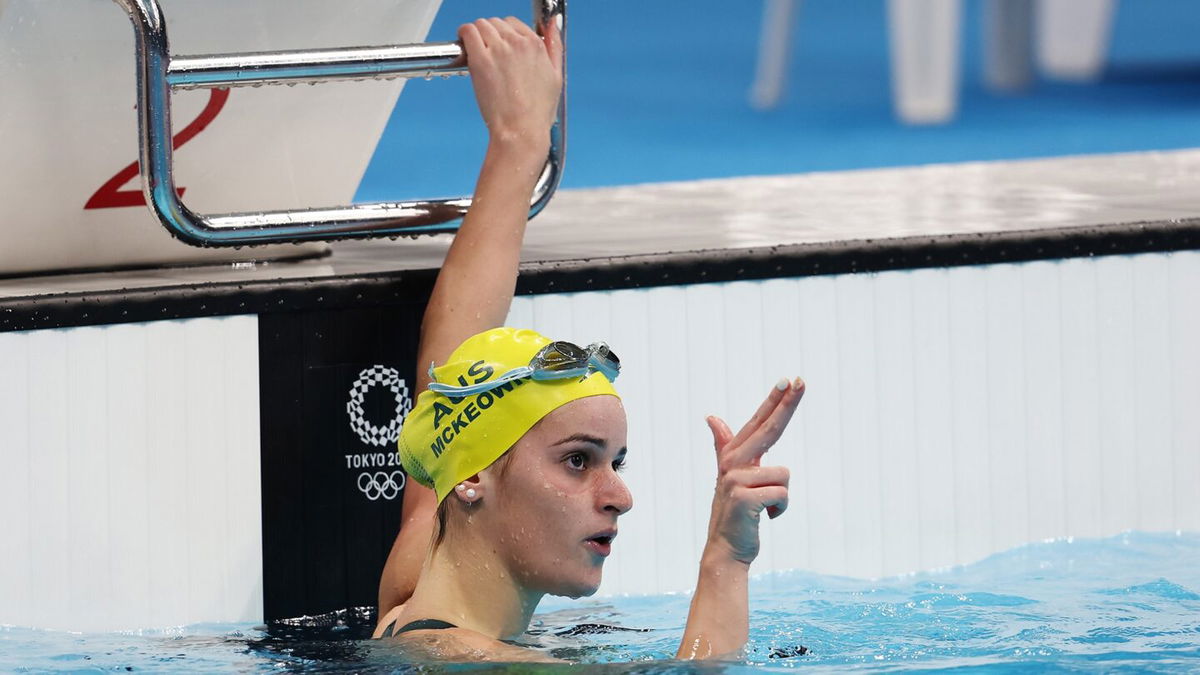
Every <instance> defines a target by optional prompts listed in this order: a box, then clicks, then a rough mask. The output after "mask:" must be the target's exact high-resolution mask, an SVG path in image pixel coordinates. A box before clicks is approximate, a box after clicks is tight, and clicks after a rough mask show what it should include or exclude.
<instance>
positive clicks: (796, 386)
mask: <svg viewBox="0 0 1200 675" xmlns="http://www.w3.org/2000/svg"><path fill="white" fill-rule="evenodd" d="M803 386H804V380H802V379H800V378H799V377H797V378H796V379H795V380H793V381H792V389H797V390H798V389H800V387H803Z"/></svg>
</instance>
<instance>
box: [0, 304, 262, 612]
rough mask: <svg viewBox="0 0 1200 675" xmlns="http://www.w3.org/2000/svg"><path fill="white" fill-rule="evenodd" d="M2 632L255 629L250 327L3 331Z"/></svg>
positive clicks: (176, 324)
mask: <svg viewBox="0 0 1200 675" xmlns="http://www.w3.org/2000/svg"><path fill="white" fill-rule="evenodd" d="M0 374H2V375H3V377H0V514H3V517H2V518H0V542H2V546H3V550H4V554H3V555H0V624H13V625H21V626H33V627H38V628H53V629H59V630H69V631H102V630H129V629H138V628H147V627H154V628H161V627H168V626H180V625H186V624H192V623H198V622H225V621H256V620H261V618H262V613H263V603H262V511H261V499H260V473H259V471H260V469H259V408H258V321H257V318H256V317H254V316H233V317H224V318H205V319H191V320H186V321H159V322H152V323H139V324H123V325H115V326H97V327H86V328H70V329H63V330H39V331H30V332H24V333H0Z"/></svg>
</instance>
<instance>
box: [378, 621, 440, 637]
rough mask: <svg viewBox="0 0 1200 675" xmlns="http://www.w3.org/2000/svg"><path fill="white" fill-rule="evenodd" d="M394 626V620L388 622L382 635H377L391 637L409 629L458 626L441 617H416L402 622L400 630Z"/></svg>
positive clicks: (437, 628) (438, 628)
mask: <svg viewBox="0 0 1200 675" xmlns="http://www.w3.org/2000/svg"><path fill="white" fill-rule="evenodd" d="M395 628H396V622H395V621H393V622H391V623H389V624H388V627H387V628H384V629H383V635H380V636H379V637H385V638H386V637H393V636H395V635H399V634H401V633H407V632H408V631H410V630H441V629H443V628H458V626H455V625H454V624H452V623H450V622H448V621H442V620H441V619H417V620H416V621H413V622H410V623H406V624H404V626H403V627H401V628H400V630H395Z"/></svg>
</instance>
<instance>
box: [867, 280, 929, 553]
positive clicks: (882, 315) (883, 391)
mask: <svg viewBox="0 0 1200 675" xmlns="http://www.w3.org/2000/svg"><path fill="white" fill-rule="evenodd" d="M874 285H875V331H874V332H875V336H874V345H873V349H874V351H875V353H876V365H875V383H874V384H875V400H876V401H877V405H878V413H877V414H878V421H879V433H878V437H877V439H876V445H877V447H878V449H879V450H878V451H879V473H880V476H879V489H880V500H881V507H880V508H881V513H880V515H881V522H882V532H881V535H882V539H881V543H882V560H883V567H882V570H881V573H882V574H887V575H892V574H902V573H906V572H916V571H918V570H920V569H921V548H920V546H921V531H922V529H923V528H922V527H921V522H920V493H921V492H922V491H923V490H924V489H925V488H924V481H923V480H922V478H923V477H922V476H921V475H920V473H919V470H918V466H919V457H920V448H919V446H918V444H917V429H916V408H915V405H916V401H917V400H918V398H919V395H918V393H917V392H918V391H919V390H921V389H925V388H927V387H929V386H931V385H932V384H933V383H931V382H929V381H926V380H925V379H924V378H923V377H919V376H918V374H917V372H916V371H915V368H914V363H915V359H914V355H915V351H916V344H915V342H914V339H913V336H914V320H915V317H914V315H913V278H912V274H911V273H909V272H889V273H887V274H880V275H877V276H876V278H875V284H874Z"/></svg>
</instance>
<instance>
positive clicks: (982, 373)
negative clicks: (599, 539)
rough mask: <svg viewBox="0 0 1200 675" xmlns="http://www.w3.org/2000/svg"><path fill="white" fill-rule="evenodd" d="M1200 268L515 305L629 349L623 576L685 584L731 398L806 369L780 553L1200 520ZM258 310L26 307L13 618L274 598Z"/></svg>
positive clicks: (1128, 266) (12, 363)
mask: <svg viewBox="0 0 1200 675" xmlns="http://www.w3.org/2000/svg"><path fill="white" fill-rule="evenodd" d="M1197 288H1200V253H1198V252H1181V253H1167V254H1157V253H1156V254H1143V255H1130V256H1113V257H1104V258H1080V259H1072V260H1055V261H1044V262H1031V263H1023V264H1005V265H989V266H979V267H959V268H950V269H925V270H914V271H896V272H884V273H877V274H852V275H838V276H822V277H804V278H793V279H774V280H769V281H745V282H732V283H720V284H705V285H693V286H671V287H659V288H648V289H632V290H619V291H611V292H591V293H577V294H558V295H538V296H525V297H519V298H517V299H516V301H515V302H514V305H513V310H512V313H511V315H510V317H509V323H510V324H512V325H521V326H529V327H533V328H536V329H538V330H540V331H542V332H544V333H546V334H548V335H551V336H554V337H555V338H563V339H570V340H574V341H576V342H581V343H584V344H586V343H587V342H590V341H593V340H597V339H604V340H607V341H608V342H609V343H610V344H611V345H612V346H613V348H614V349H615V350H616V351H617V353H618V354H619V355H620V357H621V359H622V362H623V364H624V372H623V374H622V376H621V379H620V380H619V381H618V387H619V390H620V391H621V394H622V396H623V398H624V401H625V405H626V408H627V409H628V411H629V422H630V427H629V447H630V455H629V467H628V469H627V473H626V476H627V480H628V482H629V485H630V487H631V489H632V491H633V493H634V498H635V506H634V510H633V512H632V513H631V514H629V515H628V516H626V517H624V518H622V519H621V522H620V530H621V533H620V536H619V537H618V539H617V542H616V545H615V546H614V553H613V557H612V559H611V560H610V562H609V564H608V565H607V567H606V570H605V579H604V585H603V586H602V588H601V591H600V593H601V595H604V594H623V593H659V592H669V591H683V590H687V589H689V588H691V587H692V585H693V584H694V580H695V574H696V563H697V560H698V558H699V553H700V550H701V548H702V546H703V543H704V534H705V524H706V521H707V516H708V510H709V500H710V499H711V494H712V485H713V479H714V478H713V477H714V472H715V462H714V459H713V451H712V447H711V439H710V437H709V432H708V430H707V429H706V427H705V426H704V421H703V420H704V416H705V415H707V414H717V415H721V416H723V417H725V418H726V419H727V420H728V421H729V422H730V424H732V425H734V426H735V428H736V426H737V425H738V424H740V423H741V421H742V420H744V419H746V418H747V417H748V416H749V415H750V414H751V413H752V412H753V410H754V408H755V407H756V406H757V404H758V402H759V401H760V400H761V399H762V397H763V396H764V395H765V394H766V393H767V391H768V390H769V389H770V387H771V386H772V385H773V384H774V382H776V381H777V380H778V378H779V377H781V376H785V375H802V376H803V377H804V378H805V379H806V381H807V382H808V393H807V394H806V396H805V400H804V402H803V403H802V404H801V408H800V412H799V413H798V415H797V418H796V420H795V421H794V422H793V424H792V427H791V428H790V429H789V430H788V432H787V434H786V435H785V436H784V438H783V440H782V441H781V442H780V443H779V445H778V446H777V447H776V448H775V449H774V450H772V451H771V453H770V454H769V455H768V456H767V461H768V462H772V463H778V464H784V465H787V466H789V467H791V469H792V477H793V478H792V495H791V506H790V508H789V510H788V512H787V513H786V514H785V515H784V516H783V517H782V518H781V519H779V520H775V521H768V522H764V525H763V551H762V554H761V556H760V558H759V560H758V561H757V562H756V564H755V567H754V571H755V572H768V571H772V570H788V569H797V568H799V569H805V570H810V571H813V572H819V573H824V574H837V575H846V576H854V577H868V578H870V577H882V576H888V575H894V574H903V573H908V572H913V571H917V570H927V569H932V568H940V567H944V566H947V565H954V564H962V563H969V562H972V561H975V560H979V559H981V558H984V557H986V556H987V555H989V554H992V553H996V552H999V551H1003V550H1006V549H1009V548H1012V547H1014V546H1018V545H1021V544H1024V543H1027V542H1033V541H1040V540H1044V539H1049V538H1055V537H1065V536H1075V537H1102V536H1108V535H1112V534H1115V533H1118V532H1121V531H1124V530H1129V529H1137V530H1146V531H1173V530H1187V531H1193V532H1194V531H1200V491H1198V490H1197V489H1196V486H1197V485H1198V484H1200V415H1198V414H1197V412H1198V411H1200V350H1198V349H1197V346H1200V303H1197V302H1196V301H1195V300H1194V293H1195V289H1197ZM257 323H258V322H257V319H256V317H254V316H234V317H225V318H206V319H190V320H182V321H162V322H150V323H140V324H123V325H113V326H98V327H87V328H70V329H61V330H38V331H28V332H11V333H0V375H2V377H0V513H2V514H4V517H3V518H0V542H3V546H4V555H0V624H12V625H22V626H35V627H40V628H56V629H63V630H76V631H87V630H125V629H131V628H145V627H164V626H176V625H185V624H192V623H199V622H231V621H237V622H243V621H258V620H260V619H261V618H262V615H263V607H262V558H261V556H262V531H261V494H260V481H259V478H260V472H261V471H265V470H269V469H270V468H269V467H260V464H259V452H260V449H259V417H258V415H259V372H258V325H257ZM331 423H337V424H340V423H343V420H340V419H338V420H331Z"/></svg>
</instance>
